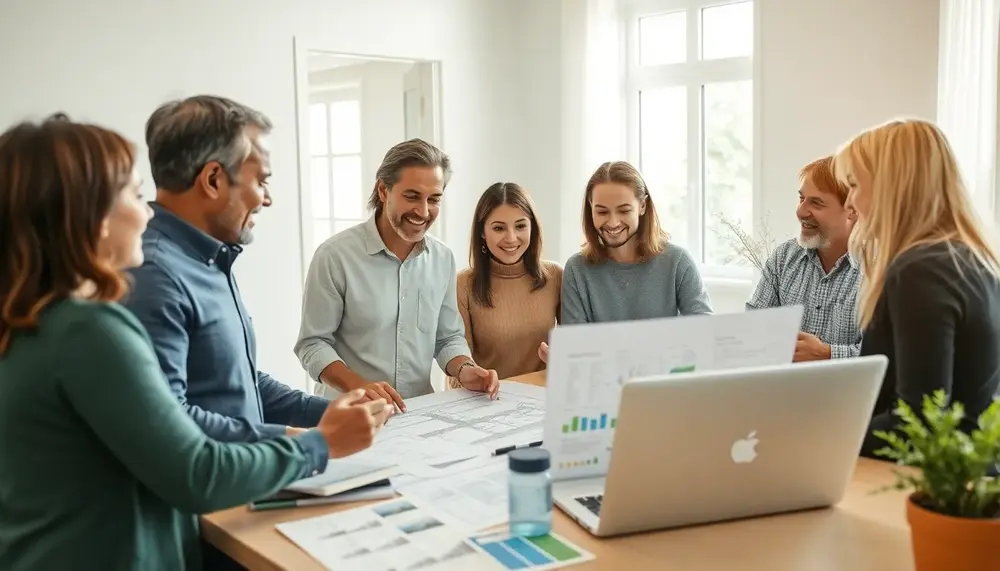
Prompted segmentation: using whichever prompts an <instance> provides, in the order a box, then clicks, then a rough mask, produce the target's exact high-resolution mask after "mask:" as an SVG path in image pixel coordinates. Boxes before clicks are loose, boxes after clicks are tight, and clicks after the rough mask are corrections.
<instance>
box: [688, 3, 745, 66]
mask: <svg viewBox="0 0 1000 571" xmlns="http://www.w3.org/2000/svg"><path fill="white" fill-rule="evenodd" d="M752 55H753V2H737V3H735V4H724V5H722V6H713V7H711V8H703V9H702V11H701V58H702V59H721V58H727V57H749V56H752Z"/></svg>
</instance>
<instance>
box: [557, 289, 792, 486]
mask: <svg viewBox="0 0 1000 571" xmlns="http://www.w3.org/2000/svg"><path fill="white" fill-rule="evenodd" d="M802 311H803V308H802V306H800V305H796V306H788V307H778V308H772V309H761V310H754V311H747V312H745V313H732V314H722V315H699V316H685V317H673V318H666V319H646V320H639V321H622V322H615V323H590V324H581V325H570V326H562V327H556V328H555V329H554V330H553V331H552V333H551V335H550V338H549V345H550V349H549V363H548V373H547V375H546V384H547V386H548V395H547V401H546V406H547V409H546V414H545V422H544V429H543V440H544V442H545V447H546V448H548V449H549V451H550V452H551V453H552V455H553V465H552V474H553V477H556V478H576V477H591V476H601V475H604V474H606V473H607V469H608V466H607V463H608V459H609V458H610V451H611V444H612V441H613V438H614V429H615V426H616V424H617V414H618V404H619V400H620V396H621V388H622V385H623V384H624V383H626V382H628V381H629V380H630V379H633V378H635V377H641V376H648V375H666V374H684V373H690V372H696V371H704V370H718V369H732V368H739V367H753V366H767V365H778V364H782V363H790V362H791V361H792V356H793V355H794V352H795V343H796V339H797V334H798V331H799V324H800V323H801V320H802Z"/></svg>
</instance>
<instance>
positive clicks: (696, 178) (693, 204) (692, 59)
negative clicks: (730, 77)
mask: <svg viewBox="0 0 1000 571" xmlns="http://www.w3.org/2000/svg"><path fill="white" fill-rule="evenodd" d="M700 16H701V14H700V10H698V9H697V8H694V7H693V6H692V7H691V8H689V9H688V11H687V34H686V35H687V63H688V65H689V66H692V67H693V66H694V65H695V64H697V62H698V60H699V59H700V53H699V52H700V51H701V50H700V49H699V46H700V45H701V35H700V32H701V30H700V28H701V26H700V25H699V21H700V19H701V18H700ZM701 117H702V111H701V82H700V81H698V80H697V79H696V78H692V80H690V81H689V82H688V84H687V156H688V161H687V175H688V176H687V179H688V221H689V222H688V234H689V236H688V241H689V243H690V245H691V255H692V256H694V257H695V259H697V260H698V261H699V262H704V261H705V253H704V226H705V224H704V217H703V215H702V211H703V210H704V208H703V203H704V192H703V190H702V187H701V180H702V176H701V174H702V156H701V155H702V153H701V139H702V120H701Z"/></svg>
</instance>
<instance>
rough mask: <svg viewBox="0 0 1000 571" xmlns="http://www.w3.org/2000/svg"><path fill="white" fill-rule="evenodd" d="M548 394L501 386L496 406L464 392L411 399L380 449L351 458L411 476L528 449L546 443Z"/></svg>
mask: <svg viewBox="0 0 1000 571" xmlns="http://www.w3.org/2000/svg"><path fill="white" fill-rule="evenodd" d="M545 394H546V391H545V389H544V388H543V387H536V386H532V385H526V384H524V383H517V382H511V381H502V382H501V383H500V398H499V399H497V400H490V398H489V397H488V396H487V395H485V394H483V393H477V392H472V391H468V390H464V389H458V390H449V391H443V392H439V393H432V394H429V395H424V396H420V397H416V398H413V399H409V400H407V401H406V412H404V413H397V414H395V415H393V416H392V417H390V418H389V420H388V422H386V424H385V426H384V427H383V428H382V430H380V431H379V433H378V436H376V437H375V443H374V444H373V445H372V446H371V447H370V448H369V449H368V450H365V451H363V452H361V453H359V454H356V455H354V456H352V457H351V458H352V459H354V460H357V461H365V460H367V459H369V458H370V459H376V458H383V459H384V458H393V459H394V460H395V461H396V462H398V463H400V464H403V465H405V466H406V467H407V469H408V471H412V470H420V468H421V467H427V466H431V467H439V466H443V465H446V464H452V463H455V462H458V461H461V460H467V459H469V458H473V457H477V456H484V455H486V456H489V455H490V454H491V453H493V452H494V451H495V450H496V449H497V448H500V447H504V446H511V445H527V444H530V443H532V442H535V441H538V440H541V436H542V421H543V419H544V418H545ZM421 475H425V474H421Z"/></svg>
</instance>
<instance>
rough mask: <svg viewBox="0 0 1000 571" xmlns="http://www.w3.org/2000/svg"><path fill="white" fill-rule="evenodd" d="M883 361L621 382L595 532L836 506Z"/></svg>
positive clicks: (869, 359) (865, 425)
mask: <svg viewBox="0 0 1000 571" xmlns="http://www.w3.org/2000/svg"><path fill="white" fill-rule="evenodd" d="M887 365H888V359H886V358H885V357H884V356H881V355H877V356H870V357H858V358H851V359H837V360H830V361H818V362H812V363H801V364H784V365H777V366H766V367H754V368H743V369H730V370H719V371H711V372H704V373H686V374H681V375H677V374H673V375H661V376H651V377H640V378H636V379H634V380H632V381H630V382H628V383H626V384H625V385H624V387H623V390H622V397H621V408H620V410H619V415H618V423H617V429H616V434H615V438H614V450H613V454H612V459H611V462H610V464H609V469H608V475H607V479H606V484H605V491H604V501H603V505H602V506H601V515H600V529H599V534H600V535H613V534H617V533H628V532H631V531H642V530H649V529H661V528H666V527H674V526H680V525H690V524H697V523H706V522H714V521H721V520H728V519H735V518H741V517H749V516H755V515H763V514H771V513H778V512H785V511H792V510H800V509H807V508H814V507H825V506H830V505H833V504H835V503H837V502H838V501H840V499H841V498H842V496H843V494H844V491H845V489H846V487H847V485H848V483H849V481H850V478H851V475H852V473H853V469H854V465H855V463H856V460H857V457H858V453H859V451H860V448H861V443H862V441H863V438H864V434H865V432H866V430H867V428H868V422H869V420H870V418H871V412H872V408H873V407H874V404H875V399H876V396H877V395H878V392H879V389H880V387H881V385H882V380H883V377H884V375H885V370H886V367H887Z"/></svg>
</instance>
